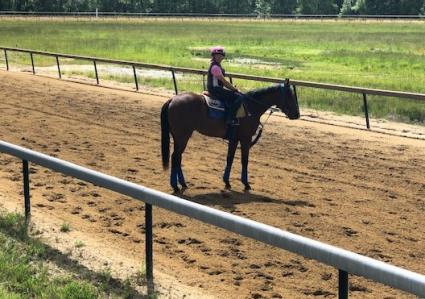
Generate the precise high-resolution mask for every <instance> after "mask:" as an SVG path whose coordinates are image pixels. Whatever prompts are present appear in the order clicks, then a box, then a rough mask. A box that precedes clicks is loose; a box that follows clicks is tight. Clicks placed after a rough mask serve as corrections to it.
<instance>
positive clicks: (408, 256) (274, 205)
mask: <svg viewBox="0 0 425 299" xmlns="http://www.w3.org/2000/svg"><path fill="white" fill-rule="evenodd" d="M165 100H166V98H165V97H159V96H153V95H146V94H140V93H133V92H125V91H117V90H111V89H105V88H98V87H94V86H87V85H82V84H76V83H70V82H63V81H59V80H55V79H46V78H41V77H36V76H32V75H27V74H18V73H7V72H4V71H0V111H1V118H0V139H1V140H5V141H8V142H11V143H15V144H19V145H22V146H25V147H29V148H32V149H34V150H37V151H41V152H43V153H46V154H49V155H54V156H57V157H59V158H61V159H65V160H68V161H71V162H74V163H77V164H79V165H82V166H86V167H89V168H92V169H95V170H99V171H102V172H105V173H107V174H111V175H114V176H117V177H120V178H123V179H127V180H130V181H133V182H136V183H140V184H143V185H146V186H148V187H152V188H155V189H158V190H161V191H165V192H170V188H169V185H168V173H167V174H166V173H164V172H163V171H162V169H161V159H160V151H159V149H160V145H159V143H160V140H159V138H160V134H159V111H160V107H161V105H162V103H163V102H164V101H165ZM424 149H425V141H423V140H412V139H406V138H400V137H394V136H387V135H382V134H376V133H370V132H364V131H359V130H352V129H347V128H338V127H334V126H326V125H320V124H315V123H309V122H303V121H289V120H286V119H284V118H281V117H272V118H271V120H270V121H269V123H268V124H267V128H266V132H265V133H264V134H263V137H262V139H261V141H260V143H259V144H258V145H256V146H255V147H254V148H253V150H252V154H251V157H250V178H251V183H252V187H253V189H254V190H253V191H252V192H251V193H249V194H248V193H244V192H243V191H242V190H243V186H242V184H241V183H240V182H239V180H238V178H239V176H240V167H239V165H240V160H239V155H238V156H237V160H236V161H235V167H234V171H233V175H232V178H233V180H232V186H233V191H231V192H229V191H224V190H223V184H222V182H221V179H220V178H221V175H222V171H223V168H224V162H225V151H226V145H225V143H224V142H222V141H221V140H219V139H208V138H206V137H203V136H201V135H199V134H195V135H194V136H193V137H192V139H191V141H190V142H189V145H188V148H187V150H186V153H185V155H184V157H183V167H184V170H185V174H186V178H187V180H188V181H189V187H190V189H189V190H187V191H186V193H185V194H184V197H185V198H186V199H188V200H192V201H195V202H198V203H201V204H205V205H208V206H211V207H214V208H218V209H221V210H224V211H227V212H231V213H233V214H236V215H240V216H244V217H248V218H250V219H254V220H257V221H260V222H264V223H266V224H270V225H273V226H276V227H279V228H282V229H285V230H288V231H290V232H294V233H298V234H301V235H303V236H306V237H311V238H314V239H316V240H320V241H323V242H326V243H329V244H332V245H336V246H339V247H342V248H345V249H348V250H352V251H355V252H357V253H360V254H364V255H367V256H370V257H372V258H376V259H379V260H382V261H386V262H390V263H391V264H394V265H397V266H402V267H405V268H407V269H409V270H412V271H415V272H420V273H422V274H424V273H425V237H424V236H425V226H424V221H423V219H424V212H425V150H424ZM0 165H1V168H0V182H1V185H0V192H1V193H3V195H4V196H5V197H0V203H2V201H3V203H2V204H3V206H5V207H9V208H10V207H11V206H13V204H15V205H16V204H18V200H19V192H21V182H20V180H21V176H20V167H21V166H20V162H19V161H17V160H16V159H14V158H11V157H10V156H6V155H0ZM31 186H32V189H31V194H32V207H33V209H34V217H33V220H34V222H36V223H37V221H39V223H40V225H41V226H42V225H44V229H43V231H44V232H43V233H44V235H45V237H46V238H47V239H49V238H50V239H52V237H51V236H53V235H55V236H56V242H57V243H59V244H57V246H58V247H61V246H62V248H66V246H71V247H72V241H69V240H68V243H66V242H65V241H64V242H65V243H61V241H60V240H62V239H63V238H64V237H63V234H62V235H61V234H60V233H58V229H59V225H60V224H61V223H63V222H65V221H66V222H69V223H70V224H71V227H72V229H73V232H72V234H70V235H69V236H70V237H71V238H79V239H82V240H83V241H84V242H85V244H87V246H86V248H85V249H84V252H83V253H82V254H81V258H82V259H85V261H82V262H83V263H86V264H88V265H89V266H90V265H92V266H93V267H99V265H98V264H96V263H97V262H98V261H103V262H104V263H106V265H107V266H108V267H109V268H111V270H112V272H113V273H117V275H121V276H125V274H128V273H130V274H131V273H134V272H135V271H137V270H138V269H139V268H138V267H139V266H138V265H140V264H143V250H144V236H143V232H144V225H143V215H144V212H143V205H142V204H141V203H139V202H137V201H134V200H131V199H128V198H126V197H123V196H120V195H118V194H115V193H112V192H108V191H105V190H102V189H98V188H95V187H93V186H91V185H88V184H85V183H82V182H79V181H78V180H74V179H72V178H69V177H64V176H61V175H58V174H55V173H52V172H50V171H48V170H46V169H44V168H41V167H38V166H33V167H32V168H31ZM2 198H3V199H2ZM4 198H6V199H7V200H5V199H4ZM11 201H12V202H11ZM19 205H20V206H21V204H19ZM154 234H155V235H154V241H155V242H154V261H155V271H156V272H155V276H156V277H157V278H158V283H159V284H161V285H162V292H163V293H164V290H168V291H167V292H165V295H166V296H169V297H179V296H181V294H183V293H186V294H188V295H189V297H196V298H199V297H201V294H202V295H204V296H205V297H206V296H212V297H217V298H246V297H248V298H250V297H255V298H262V297H266V298H281V297H283V298H304V297H308V296H311V297H336V296H337V272H336V270H335V269H333V268H330V267H326V266H323V265H321V264H319V263H317V262H314V261H311V260H305V259H303V258H301V257H299V256H296V255H293V254H290V253H287V252H284V251H282V250H277V249H274V248H271V247H269V246H265V245H263V244H260V243H258V242H254V241H251V240H249V239H245V238H241V237H238V236H237V235H233V234H230V233H227V232H224V231H222V230H219V229H216V228H213V227H210V226H208V225H203V224H201V223H199V222H197V221H192V220H190V219H187V218H185V217H181V216H178V215H175V214H172V213H169V212H166V211H164V210H160V209H154ZM53 239H54V238H53ZM52 242H53V243H54V242H55V241H52ZM91 245H92V247H91ZM100 250H102V251H103V250H107V252H106V253H105V254H99V252H100ZM127 266H128V268H127ZM126 269H127V271H128V272H127V273H126ZM350 279H351V294H350V295H351V296H352V297H354V298H356V297H357V298H401V297H408V295H406V294H405V293H402V292H399V291H395V290H392V289H390V288H388V287H384V286H382V285H380V284H376V283H372V282H369V281H366V280H364V279H361V278H350ZM173 281H174V282H173Z"/></svg>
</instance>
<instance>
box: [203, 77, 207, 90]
mask: <svg viewBox="0 0 425 299" xmlns="http://www.w3.org/2000/svg"><path fill="white" fill-rule="evenodd" d="M202 86H203V87H204V90H207V88H206V86H205V74H203V75H202Z"/></svg>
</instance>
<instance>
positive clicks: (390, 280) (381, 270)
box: [0, 141, 425, 298]
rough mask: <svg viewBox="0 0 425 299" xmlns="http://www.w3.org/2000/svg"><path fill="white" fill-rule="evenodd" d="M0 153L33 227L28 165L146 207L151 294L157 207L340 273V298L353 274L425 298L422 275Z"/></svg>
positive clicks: (38, 157)
mask: <svg viewBox="0 0 425 299" xmlns="http://www.w3.org/2000/svg"><path fill="white" fill-rule="evenodd" d="M0 152H3V153H6V154H9V155H12V156H15V157H17V158H20V159H22V161H23V182H24V197H25V216H26V219H27V221H29V217H30V209H31V207H30V188H29V182H30V181H29V168H28V167H29V163H28V162H32V163H35V164H38V165H41V166H44V167H46V168H48V169H51V170H54V171H57V172H60V173H62V174H65V175H69V176H72V177H74V178H77V179H80V180H83V181H86V182H90V183H92V184H94V185H96V186H99V187H103V188H106V189H109V190H112V191H115V192H118V193H120V194H123V195H127V196H130V197H132V198H134V199H138V200H141V201H143V202H145V204H146V208H145V225H146V232H145V233H146V250H145V255H146V277H147V281H148V291H149V292H153V290H154V284H153V246H152V244H153V239H152V238H153V237H152V206H153V205H154V206H158V207H160V208H163V209H166V210H169V211H172V212H175V213H178V214H181V215H184V216H187V217H190V218H194V219H197V220H200V221H202V222H205V223H208V224H211V225H214V226H216V227H220V228H223V229H225V230H228V231H231V232H234V233H236V234H239V235H242V236H245V237H249V238H252V239H254V240H257V241H260V242H263V243H266V244H269V245H272V246H275V247H278V248H281V249H285V250H288V251H290V252H293V253H296V254H298V255H302V256H304V257H306V258H310V259H315V260H317V261H319V262H321V263H324V264H326V265H329V266H332V267H335V268H337V269H338V272H339V275H338V277H339V280H338V294H339V298H348V274H349V273H350V274H355V275H359V276H363V277H365V278H369V279H372V280H374V281H376V282H380V283H383V284H386V285H388V286H391V287H394V288H396V289H400V290H403V291H406V292H409V293H412V294H415V295H418V296H422V297H424V296H425V276H424V275H422V274H418V273H414V272H411V271H408V270H405V269H402V268H399V267H396V266H393V265H390V264H387V263H384V262H381V261H378V260H375V259H372V258H369V257H366V256H362V255H359V254H356V253H354V252H350V251H347V250H344V249H341V248H338V247H335V246H331V245H328V244H325V243H321V242H318V241H315V240H312V239H309V238H305V237H302V236H299V235H296V234H292V233H289V232H287V231H283V230H281V229H278V228H275V227H272V226H269V225H266V224H263V223H259V222H256V221H253V220H249V219H246V218H242V217H239V216H235V215H232V214H230V213H226V212H223V211H219V210H216V209H213V208H210V207H206V206H203V205H200V204H197V203H194V202H191V201H187V200H184V199H182V198H179V197H176V196H173V195H169V194H166V193H162V192H159V191H156V190H153V189H150V188H147V187H144V186H141V185H137V184H135V183H131V182H128V181H125V180H122V179H119V178H116V177H113V176H109V175H106V174H103V173H100V172H97V171H94V170H91V169H88V168H84V167H81V166H78V165H76V164H73V163H70V162H67V161H63V160H60V159H57V158H53V157H50V156H47V155H44V154H42V153H39V152H35V151H32V150H29V149H26V148H23V147H20V146H17V145H13V144H10V143H7V142H4V141H0Z"/></svg>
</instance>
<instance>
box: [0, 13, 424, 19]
mask: <svg viewBox="0 0 425 299" xmlns="http://www.w3.org/2000/svg"><path fill="white" fill-rule="evenodd" d="M0 16H17V17H18V16H29V17H31V16H32V17H96V18H97V17H102V18H112V17H124V18H226V19H235V18H249V19H261V20H268V19H290V20H296V19H312V20H326V19H329V20H338V19H358V20H362V19H378V20H425V15H419V14H418V15H338V14H329V15H321V14H267V15H264V14H258V13H250V14H230V13H222V14H213V13H184V12H182V13H161V12H141V13H135V12H109V11H73V12H61V11H0Z"/></svg>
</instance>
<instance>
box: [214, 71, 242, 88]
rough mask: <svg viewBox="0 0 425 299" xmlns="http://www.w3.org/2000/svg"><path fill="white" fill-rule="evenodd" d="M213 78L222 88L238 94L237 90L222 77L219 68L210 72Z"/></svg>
mask: <svg viewBox="0 0 425 299" xmlns="http://www.w3.org/2000/svg"><path fill="white" fill-rule="evenodd" d="M211 71H212V74H213V76H214V77H216V78H217V79H218V80H220V81H221V82H223V85H224V87H226V88H227V89H230V90H231V91H235V92H239V90H238V89H237V88H236V87H234V86H233V85H232V84H231V83H230V82H229V81H227V80H226V78H225V77H224V76H223V73H222V72H221V70H220V68H219V67H217V68H214V67H213V69H212V70H211Z"/></svg>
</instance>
